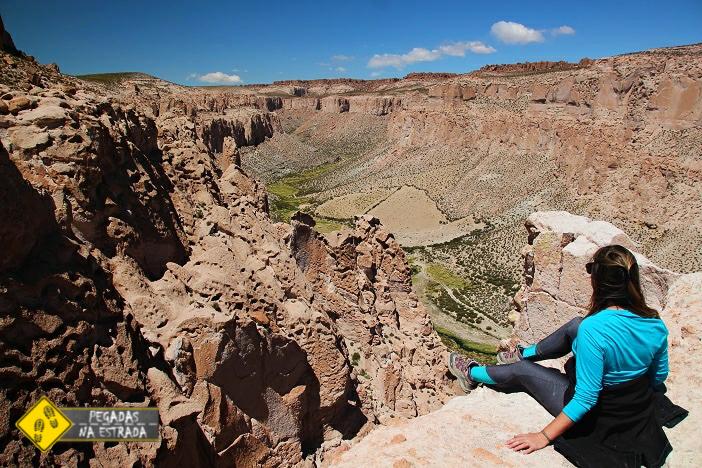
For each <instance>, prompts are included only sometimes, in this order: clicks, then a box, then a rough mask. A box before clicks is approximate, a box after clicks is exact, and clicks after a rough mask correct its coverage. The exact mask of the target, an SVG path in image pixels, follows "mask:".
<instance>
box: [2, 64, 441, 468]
mask: <svg viewBox="0 0 702 468" xmlns="http://www.w3.org/2000/svg"><path fill="white" fill-rule="evenodd" d="M1 58H2V60H1V61H0V68H2V70H1V71H2V77H3V79H2V83H3V84H2V85H0V102H1V103H2V106H1V107H0V114H1V115H0V142H1V145H2V146H0V171H1V174H2V178H3V181H4V184H3V187H2V188H0V202H1V203H0V243H2V245H4V246H5V247H6V250H7V252H6V255H4V256H3V257H2V260H0V290H1V291H2V297H1V298H0V373H1V374H2V375H3V379H1V383H0V393H1V395H2V398H0V421H2V422H3V423H2V425H0V463H2V464H4V465H27V464H41V465H54V464H62V465H64V464H66V465H77V464H87V463H90V464H99V465H115V464H119V465H131V464H141V465H150V464H159V465H163V466H175V465H180V466H182V465H183V464H186V465H188V466H212V465H218V466H219V465H222V466H232V465H236V466H253V465H256V464H258V465H263V466H290V465H294V464H297V463H301V462H304V461H306V463H311V462H313V461H314V460H317V461H322V460H323V459H324V458H325V456H326V454H327V453H329V452H330V451H331V450H332V449H334V447H336V446H338V445H339V444H340V443H341V441H342V439H348V438H351V437H353V436H355V435H357V434H358V433H359V431H361V430H363V431H367V430H368V428H370V427H372V426H373V425H374V424H376V423H379V422H385V421H388V420H392V419H394V418H399V417H412V416H416V415H419V414H425V413H427V412H429V411H430V410H432V409H435V408H437V407H439V406H440V405H441V404H442V403H443V402H444V401H445V399H446V397H447V395H448V393H449V389H448V381H447V380H446V378H445V375H444V371H443V366H442V361H443V357H442V353H443V351H444V348H443V345H442V344H441V343H440V341H439V339H438V337H437V335H436V334H435V332H434V331H433V329H432V328H431V325H430V321H429V318H428V315H427V312H426V310H425V309H424V307H423V306H422V304H421V303H420V302H419V301H418V300H417V298H416V296H415V295H414V294H413V292H412V288H411V280H410V273H409V268H408V266H407V264H406V261H405V258H404V255H403V252H402V250H401V248H400V246H399V245H398V244H397V242H395V241H394V239H393V236H392V235H391V234H390V233H388V232H387V231H386V230H384V229H383V227H382V226H381V225H380V224H379V222H378V220H377V219H374V218H372V217H365V218H361V219H359V220H358V222H357V224H356V227H355V228H354V229H350V230H348V231H345V232H343V233H340V234H339V235H338V236H337V237H336V238H335V239H333V240H326V239H324V238H323V237H321V236H319V235H318V234H316V232H315V231H314V230H313V229H312V227H311V225H312V224H313V222H312V221H310V220H307V219H306V218H305V217H304V216H302V217H300V218H299V219H298V218H296V219H297V220H296V221H294V222H293V224H292V225H289V224H281V223H274V222H273V221H271V219H270V217H269V216H268V200H267V196H266V192H265V190H264V189H263V187H262V186H261V185H260V184H259V183H258V182H257V181H256V180H254V179H252V178H251V177H250V176H249V175H247V174H246V173H244V171H243V170H242V169H241V167H240V164H239V162H240V159H239V158H240V150H241V148H244V147H247V146H251V145H257V144H260V143H262V142H263V141H265V140H266V139H268V138H270V137H271V136H272V135H273V134H274V133H276V132H279V131H280V123H279V120H278V117H277V115H276V114H274V113H271V112H269V110H270V108H271V107H273V108H275V107H276V106H277V104H276V102H278V101H276V100H267V99H258V98H256V99H253V100H250V99H249V98H230V97H227V96H219V97H212V95H211V94H210V91H203V92H202V94H201V95H200V94H197V93H198V92H197V91H187V92H185V93H184V95H183V96H178V95H177V93H180V92H183V90H182V89H180V87H176V86H175V85H170V84H164V83H159V82H154V81H152V80H150V79H149V78H148V77H146V78H144V77H137V78H133V79H127V80H126V81H125V82H123V83H120V84H118V85H108V86H102V85H97V84H90V83H88V82H84V81H81V80H78V79H75V78H71V77H67V76H63V75H60V74H58V73H57V71H56V69H55V68H49V67H43V66H41V65H38V64H36V63H35V62H34V61H33V60H31V59H24V58H17V57H12V56H9V55H6V54H3V55H2V57H1ZM137 79H138V80H137ZM135 80H137V81H138V83H136V82H135ZM168 93H173V95H169V94H168ZM42 394H47V395H48V396H49V397H50V398H51V399H52V400H53V401H55V402H56V403H57V404H59V405H63V406H88V405H90V406H110V405H116V404H119V405H131V406H158V407H159V409H160V418H161V423H162V427H161V436H162V441H161V442H160V443H151V444H129V443H128V444H117V445H110V444H106V445H105V444H62V443H59V444H58V445H57V446H55V448H54V449H53V450H52V451H50V452H48V453H46V454H42V455H38V453H37V452H36V450H35V449H34V448H33V447H32V446H31V444H29V443H28V441H26V440H23V439H22V438H21V437H20V435H19V433H18V431H17V430H16V429H15V428H14V424H13V422H14V421H15V420H16V419H17V418H18V417H19V416H20V415H21V414H22V413H23V412H24V411H25V410H26V408H28V407H29V406H30V405H31V403H32V402H34V401H36V400H37V399H38V398H39V396H40V395H42Z"/></svg>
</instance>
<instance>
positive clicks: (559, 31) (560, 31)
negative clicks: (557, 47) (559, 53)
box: [551, 25, 575, 36]
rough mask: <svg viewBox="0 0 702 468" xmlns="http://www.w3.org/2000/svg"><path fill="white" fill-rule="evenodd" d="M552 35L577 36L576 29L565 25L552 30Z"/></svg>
mask: <svg viewBox="0 0 702 468" xmlns="http://www.w3.org/2000/svg"><path fill="white" fill-rule="evenodd" d="M551 34H553V35H554V36H572V35H573V34H575V29H573V28H571V27H570V26H567V25H563V26H561V27H558V28H554V29H552V30H551Z"/></svg>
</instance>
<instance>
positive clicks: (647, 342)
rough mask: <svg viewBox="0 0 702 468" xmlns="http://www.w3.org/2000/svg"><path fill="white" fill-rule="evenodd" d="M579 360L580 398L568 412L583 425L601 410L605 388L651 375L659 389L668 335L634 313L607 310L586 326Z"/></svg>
mask: <svg viewBox="0 0 702 468" xmlns="http://www.w3.org/2000/svg"><path fill="white" fill-rule="evenodd" d="M573 354H575V356H576V360H575V376H576V384H575V394H574V395H573V399H572V400H571V401H570V402H568V404H567V405H566V406H565V408H563V412H564V413H565V414H566V416H568V417H569V418H570V419H572V420H573V421H578V420H580V419H581V418H582V417H583V416H584V415H585V413H587V412H588V411H589V410H590V409H591V408H592V407H593V406H595V404H596V403H597V398H598V397H599V395H600V391H601V390H602V388H603V387H609V386H612V385H615V384H618V383H622V382H627V381H629V380H632V379H634V378H636V377H639V376H641V375H643V374H645V373H646V372H649V373H650V377H651V384H652V385H653V386H657V385H660V384H662V383H663V381H665V379H666V377H667V376H668V329H667V328H666V326H665V324H664V323H663V321H662V320H660V319H655V318H644V317H640V316H638V315H636V314H635V313H633V312H630V311H628V310H619V309H606V310H602V311H600V312H598V313H597V314H595V315H591V316H590V317H588V318H586V319H585V320H583V321H582V322H581V323H580V327H579V328H578V334H577V337H576V338H575V340H574V341H573Z"/></svg>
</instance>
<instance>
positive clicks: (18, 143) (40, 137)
mask: <svg viewBox="0 0 702 468" xmlns="http://www.w3.org/2000/svg"><path fill="white" fill-rule="evenodd" d="M10 141H11V142H12V145H13V147H16V148H19V149H21V150H25V151H29V150H34V151H38V150H40V149H43V148H45V147H46V146H47V145H48V144H49V142H50V141H51V138H50V136H49V133H48V132H46V131H44V130H42V129H40V128H38V127H35V126H34V125H30V126H28V127H18V128H17V129H15V130H14V131H13V132H12V133H11V134H10Z"/></svg>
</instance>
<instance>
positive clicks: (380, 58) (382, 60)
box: [368, 41, 495, 69]
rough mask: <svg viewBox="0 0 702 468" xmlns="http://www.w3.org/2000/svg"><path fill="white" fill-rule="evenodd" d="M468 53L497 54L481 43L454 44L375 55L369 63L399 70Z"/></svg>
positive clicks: (373, 65) (371, 65)
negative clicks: (402, 52)
mask: <svg viewBox="0 0 702 468" xmlns="http://www.w3.org/2000/svg"><path fill="white" fill-rule="evenodd" d="M466 52H472V53H474V54H491V53H493V52H495V49H494V48H492V47H490V46H488V45H485V44H483V43H482V42H480V41H468V42H453V43H450V44H445V45H442V46H440V47H438V48H437V49H431V50H429V49H425V48H423V47H415V48H414V49H412V50H410V51H409V52H407V53H406V54H375V55H374V56H373V57H371V59H370V60H369V61H368V67H369V68H385V67H395V68H398V69H399V68H404V67H405V66H406V65H410V64H412V63H416V62H433V61H434V60H438V59H440V58H441V57H443V56H445V55H450V56H453V57H464V56H465V55H466Z"/></svg>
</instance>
